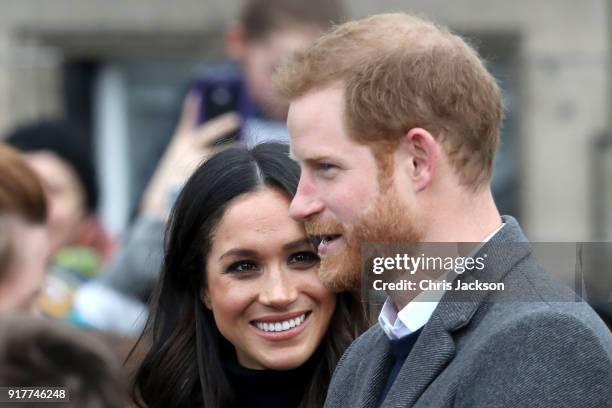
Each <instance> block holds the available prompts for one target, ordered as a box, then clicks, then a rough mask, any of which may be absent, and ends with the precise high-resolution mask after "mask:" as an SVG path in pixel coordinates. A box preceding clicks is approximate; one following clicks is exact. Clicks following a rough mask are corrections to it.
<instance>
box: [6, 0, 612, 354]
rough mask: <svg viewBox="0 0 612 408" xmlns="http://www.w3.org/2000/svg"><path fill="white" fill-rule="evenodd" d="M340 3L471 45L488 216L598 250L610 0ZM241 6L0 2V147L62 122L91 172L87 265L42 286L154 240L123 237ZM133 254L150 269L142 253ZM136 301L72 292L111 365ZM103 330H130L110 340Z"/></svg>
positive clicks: (138, 307) (605, 174) (605, 189)
mask: <svg viewBox="0 0 612 408" xmlns="http://www.w3.org/2000/svg"><path fill="white" fill-rule="evenodd" d="M279 1H280V0H279ZM345 5H346V7H347V10H346V11H347V15H346V18H348V19H352V18H360V17H363V16H366V15H370V14H375V13H381V12H395V11H405V12H410V13H414V14H417V15H422V16H426V17H430V18H432V19H434V20H436V21H439V22H441V23H442V24H444V25H448V26H449V27H451V28H452V29H453V30H455V31H456V32H458V33H459V34H461V35H463V36H464V37H466V38H467V39H468V40H470V41H471V42H472V43H473V44H474V45H475V47H476V48H477V49H478V50H479V52H480V53H481V55H482V56H483V57H484V58H485V60H486V61H487V64H488V68H489V69H490V71H491V72H492V73H493V74H494V75H495V76H496V78H497V79H498V81H499V83H500V86H501V88H502V89H503V99H504V106H505V121H504V127H503V130H502V136H501V147H500V151H499V153H498V156H497V160H496V163H495V166H494V176H493V192H494V195H495V198H496V202H497V204H498V207H499V209H500V212H501V213H502V214H509V215H513V216H515V217H516V218H517V219H518V220H519V222H520V223H521V225H522V226H523V227H524V229H525V231H526V233H527V236H528V237H529V238H530V239H531V240H532V241H535V242H558V241H562V242H577V241H612V214H611V213H612V211H611V210H612V119H611V118H612V81H611V78H612V41H611V40H612V29H611V28H612V3H611V2H608V1H604V0H585V1H580V2H579V1H576V0H539V1H537V2H531V1H525V0H516V1H514V2H507V1H502V0H463V1H461V2H454V1H450V0H435V1H432V0H412V1H408V0H403V1H393V0H378V1H373V0H351V1H350V2H348V1H347V2H345ZM240 7H241V2H240V1H238V0H229V1H219V0H175V1H172V2H169V1H167V0H146V1H145V0H125V1H121V2H119V1H108V0H105V1H102V0H79V1H75V0H46V1H40V0H2V1H1V2H0V142H1V141H2V139H3V138H7V139H10V137H11V135H12V134H13V131H14V129H15V128H16V127H19V126H21V125H23V124H28V123H30V124H31V123H40V122H38V121H40V120H42V119H46V118H54V119H57V118H61V119H62V120H65V124H68V123H69V124H70V126H71V127H72V129H77V128H78V132H76V131H75V134H76V135H78V136H77V137H78V138H79V139H80V140H79V145H80V147H79V149H81V148H82V149H81V150H79V152H81V153H82V152H85V153H82V154H81V153H77V154H76V155H77V157H78V156H79V155H80V158H81V159H83V157H84V156H91V162H92V163H93V166H94V169H93V170H91V171H89V170H87V171H85V173H86V175H87V177H91V176H92V175H93V176H94V177H95V178H96V180H95V183H93V184H97V187H96V194H97V197H96V201H97V204H96V205H88V208H87V209H86V210H87V213H88V214H89V212H90V211H91V212H92V214H91V216H92V217H91V218H88V219H87V220H88V223H89V224H88V226H89V227H91V225H92V223H95V225H96V228H97V227H99V229H96V230H95V231H96V234H94V236H89V241H90V242H94V241H95V243H96V244H97V248H96V249H100V248H102V249H103V250H100V251H99V253H100V257H99V258H92V257H91V256H89V255H90V254H89V253H83V252H81V251H77V252H70V253H67V254H65V255H64V257H62V258H61V259H59V262H58V264H59V266H60V268H55V269H54V270H52V271H51V272H50V274H49V277H50V279H60V278H61V279H63V280H64V281H66V280H67V281H69V282H70V284H71V285H72V286H78V285H79V284H81V283H82V282H83V281H84V280H87V279H89V278H90V277H91V276H90V275H92V274H93V272H92V273H89V272H87V271H89V270H93V269H95V270H96V271H97V270H98V269H100V270H104V268H105V265H107V262H108V261H109V259H113V255H116V253H118V251H120V250H121V246H122V245H124V243H125V242H126V238H127V237H129V235H130V234H136V233H134V231H137V233H138V234H140V235H141V236H145V237H146V236H147V235H150V236H151V237H154V236H155V234H150V233H149V230H148V229H144V228H141V227H138V226H139V225H142V223H139V211H140V210H142V207H141V206H142V203H143V200H144V201H146V197H143V196H144V193H145V190H146V188H147V185H148V183H149V181H150V180H151V178H152V176H153V175H154V174H155V170H156V168H158V162H159V160H160V158H161V157H162V154H163V153H164V150H165V149H166V146H167V145H168V143H169V142H170V140H171V138H172V135H173V133H174V130H175V128H176V127H177V123H179V125H180V119H179V118H181V108H182V107H184V106H185V105H184V98H185V95H186V94H187V92H188V90H189V88H190V86H191V84H193V81H194V80H196V79H197V78H198V77H199V76H200V75H201V73H202V72H203V71H204V70H205V69H206V67H209V66H211V64H216V63H218V62H223V61H225V60H226V59H227V57H228V55H227V50H226V49H225V48H224V36H225V35H226V33H227V29H228V27H231V25H232V23H233V21H234V20H235V19H236V17H237V16H238V15H239V10H240ZM339 57H340V56H339ZM188 104H189V103H187V105H188ZM182 120H183V121H184V120H185V111H183V116H182ZM62 123H64V122H62ZM9 141H10V140H9ZM13 144H14V145H15V143H13ZM17 145H19V143H17ZM81 145H82V146H81ZM16 147H21V148H23V146H16ZM83 149H84V150H83ZM26 150H28V149H26ZM35 150H36V149H34V151H35ZM62 154H63V153H62ZM62 154H60V156H62ZM66 154H68V153H66ZM71 154H72V153H71ZM68 155H70V154H68ZM62 157H63V156H62ZM88 186H89V188H91V187H92V184H88ZM86 193H87V192H86ZM170 198H171V197H169V198H168V200H169V201H170ZM165 204H168V203H165ZM64 210H67V209H64ZM65 212H69V211H65ZM134 225H137V227H136V228H135V227H134ZM147 228H148V227H147ZM89 230H90V231H91V228H90V229H89ZM157 230H159V228H157ZM101 231H104V234H102V232H101ZM98 232H100V234H98ZM90 235H91V234H90ZM102 235H103V236H102ZM94 238H95V239H94ZM152 245H153V246H154V245H156V244H155V243H153V244H152ZM606 248H607V247H605V248H603V253H604V255H605V254H607V255H609V253H608V252H606V251H607V249H606ZM128 252H129V251H128ZM607 255H606V256H607ZM604 258H605V256H604ZM598 259H602V257H599V258H598ZM141 260H144V261H148V262H149V265H151V267H153V268H156V266H157V265H153V264H155V262H151V260H150V259H149V258H148V257H146V256H145V257H144V258H141ZM56 261H57V259H56ZM610 265H612V264H611V263H608V262H603V263H600V264H599V265H598V267H597V268H596V269H597V270H598V271H599V273H600V274H601V275H600V276H595V277H594V282H598V281H599V279H602V282H603V284H602V285H599V287H602V288H610V285H609V283H610V277H612V267H611V266H610ZM76 269H78V270H79V274H76V275H75V276H72V275H71V276H68V275H69V274H67V272H66V270H76ZM83 271H85V272H83ZM591 285H593V286H595V287H597V286H598V285H597V283H595V284H593V282H591ZM47 287H51V288H52V289H53V287H54V286H53V285H51V286H49V282H47ZM149 291H150V288H147V290H146V291H145V292H146V293H145V294H144V295H141V296H140V299H138V300H139V301H140V302H141V303H136V304H134V305H132V304H131V303H129V302H130V301H129V300H127V299H123V298H118V297H116V294H114V293H110V292H109V293H106V292H103V293H101V292H86V293H87V299H88V302H89V304H95V303H96V301H97V300H96V299H97V298H96V297H95V296H101V297H100V298H99V300H100V302H101V304H102V303H104V302H106V303H113V304H115V305H118V306H119V309H120V310H121V312H124V313H126V316H130V317H129V318H127V320H126V321H125V322H124V323H125V324H119V325H118V327H119V328H118V329H117V327H115V329H117V330H113V331H115V334H107V335H104V336H103V340H104V341H105V342H107V343H108V344H110V345H111V346H112V347H113V348H114V349H115V350H116V351H117V352H118V354H119V355H120V356H121V357H125V355H126V354H127V351H128V350H129V348H130V346H131V344H132V343H133V342H132V339H133V336H134V334H135V333H136V332H137V331H138V330H137V327H136V330H133V329H134V319H133V316H135V315H142V314H143V313H144V312H142V310H144V309H143V307H144V302H146V299H147V297H148V296H147V294H148V293H149ZM133 294H134V293H132V295H133ZM606 296H607V291H606V290H604V293H603V298H605V297H606ZM136 297H137V298H138V297H139V296H138V294H136ZM611 300H612V299H608V302H610V301H611ZM43 301H44V299H43ZM609 305H610V303H608V306H607V309H605V310H607V312H606V313H608V316H609V313H610V306H609ZM132 306H133V307H132ZM50 310H51V311H53V310H56V311H57V316H55V317H63V318H67V320H71V321H72V322H73V323H77V324H78V323H79V316H67V315H66V314H67V313H68V312H69V306H68V305H64V304H57V302H56V303H55V304H53V305H52V307H49V306H48V305H47V307H46V309H45V312H46V313H47V314H51V315H53V314H54V313H50V312H49V311H50ZM100 310H103V308H102V307H100ZM128 310H133V313H127V311H128ZM108 316H111V315H107V317H108ZM113 320H114V318H113ZM81 323H82V322H81ZM113 323H117V322H116V321H115V322H113ZM118 323H122V322H118ZM84 326H87V327H89V326H92V325H87V324H84ZM94 326H95V325H94ZM97 328H100V327H97ZM117 332H118V333H120V334H122V335H123V336H124V335H125V334H126V333H128V334H129V336H128V338H126V337H113V336H116V333H117Z"/></svg>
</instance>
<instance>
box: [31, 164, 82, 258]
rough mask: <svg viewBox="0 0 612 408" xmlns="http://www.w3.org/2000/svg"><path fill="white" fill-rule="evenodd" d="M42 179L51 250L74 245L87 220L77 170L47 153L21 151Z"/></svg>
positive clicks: (53, 251)
mask: <svg viewBox="0 0 612 408" xmlns="http://www.w3.org/2000/svg"><path fill="white" fill-rule="evenodd" d="M24 156H25V158H26V161H27V162H28V164H29V165H30V166H31V167H32V168H33V169H34V171H35V172H36V174H37V175H38V176H39V178H40V179H41V180H42V182H43V186H44V189H45V193H46V195H47V201H48V204H49V214H48V227H49V240H50V241H49V244H50V250H51V253H55V252H57V251H58V250H59V249H61V248H62V247H65V246H68V245H72V244H75V243H76V242H77V241H78V239H79V235H80V233H81V227H82V223H83V222H84V220H85V219H86V216H87V211H86V207H85V192H84V190H83V187H82V186H81V183H80V182H79V179H78V176H77V175H76V172H75V171H74V170H73V169H72V168H71V167H70V165H68V164H67V163H66V162H64V161H63V160H61V159H60V158H59V157H57V156H56V155H55V154H53V153H50V152H37V153H26V154H24Z"/></svg>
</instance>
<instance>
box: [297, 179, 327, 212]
mask: <svg viewBox="0 0 612 408" xmlns="http://www.w3.org/2000/svg"><path fill="white" fill-rule="evenodd" d="M323 207H324V205H323V202H322V201H321V200H320V199H319V198H318V195H317V194H316V189H315V187H314V186H313V185H312V183H310V182H308V180H306V179H305V178H304V177H300V182H299V184H298V188H297V192H296V193H295V196H294V197H293V200H291V205H290V206H289V216H290V217H291V218H293V219H294V220H296V221H304V220H306V219H308V218H310V217H312V216H313V215H315V214H317V213H319V212H321V211H323Z"/></svg>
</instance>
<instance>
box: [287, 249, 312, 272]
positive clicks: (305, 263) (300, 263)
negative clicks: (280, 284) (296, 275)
mask: <svg viewBox="0 0 612 408" xmlns="http://www.w3.org/2000/svg"><path fill="white" fill-rule="evenodd" d="M318 262H319V256H318V255H317V254H316V253H314V252H312V251H304V252H297V253H295V254H292V255H291V256H290V257H289V264H290V265H292V266H294V267H296V268H310V267H311V266H313V265H315V264H316V263H318Z"/></svg>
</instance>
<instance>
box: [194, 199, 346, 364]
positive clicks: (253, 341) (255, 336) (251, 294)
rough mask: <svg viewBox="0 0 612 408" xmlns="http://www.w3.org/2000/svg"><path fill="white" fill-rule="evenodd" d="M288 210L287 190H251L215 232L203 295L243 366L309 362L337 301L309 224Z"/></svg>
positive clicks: (226, 215) (223, 219)
mask: <svg viewBox="0 0 612 408" xmlns="http://www.w3.org/2000/svg"><path fill="white" fill-rule="evenodd" d="M254 209H256V211H254ZM288 211H289V198H288V197H286V196H285V195H284V194H283V193H280V192H278V191H276V190H272V189H269V188H266V189H264V190H262V191H257V192H253V193H248V194H245V195H243V196H240V197H238V198H237V199H236V200H235V201H234V202H233V203H232V204H231V205H230V206H229V207H228V208H227V210H226V211H225V214H224V215H223V217H222V219H221V220H220V221H219V224H218V226H217V228H216V229H215V232H214V237H213V242H212V247H211V250H210V252H209V255H208V258H207V262H206V282H207V284H206V288H204V290H203V291H202V299H203V301H204V304H205V305H206V306H207V307H208V308H209V309H211V310H212V313H213V316H214V319H215V323H216V325H217V328H218V329H219V331H220V332H221V334H222V335H223V337H225V338H226V339H227V340H228V341H229V342H230V343H232V344H233V345H234V347H235V349H236V355H237V358H238V362H239V363H240V364H241V365H242V366H243V367H247V368H251V369H272V370H289V369H293V368H296V367H299V366H300V365H302V364H304V363H305V362H306V361H307V360H308V359H309V358H310V356H312V355H313V353H314V352H315V350H316V349H317V347H318V346H319V344H320V343H321V341H322V339H323V336H324V335H325V333H326V331H327V328H328V326H329V322H330V320H331V317H332V314H333V311H334V309H335V306H336V297H335V295H334V293H333V292H331V291H330V290H328V289H327V288H325V287H324V286H323V284H322V283H321V281H320V280H319V278H318V269H319V258H318V256H317V254H316V253H315V252H314V248H313V247H312V244H311V243H310V241H309V240H308V239H307V237H306V232H305V231H304V227H303V225H302V224H301V223H298V222H296V221H294V220H292V219H291V218H289V215H288Z"/></svg>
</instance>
